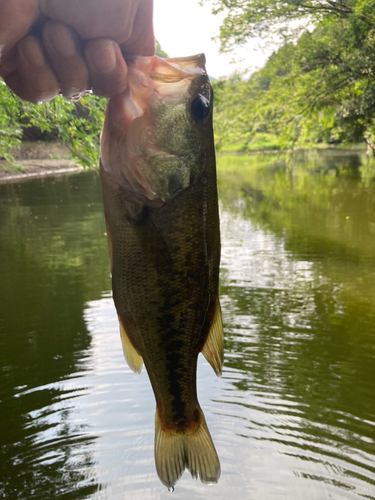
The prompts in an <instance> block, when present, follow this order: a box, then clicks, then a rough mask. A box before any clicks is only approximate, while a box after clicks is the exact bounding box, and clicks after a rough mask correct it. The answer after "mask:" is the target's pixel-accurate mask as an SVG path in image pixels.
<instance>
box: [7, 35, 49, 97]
mask: <svg viewBox="0 0 375 500" xmlns="http://www.w3.org/2000/svg"><path fill="white" fill-rule="evenodd" d="M17 68H18V69H17V71H16V72H15V73H12V75H11V76H12V78H10V79H9V81H10V82H11V85H9V86H10V87H11V89H12V90H13V91H14V92H15V93H16V94H17V95H18V96H19V97H21V98H22V99H25V100H26V101H30V102H32V103H34V104H37V103H40V102H45V101H50V100H51V99H53V98H54V97H55V96H56V95H57V94H58V92H59V84H58V83H57V80H56V78H55V76H54V74H53V72H52V70H51V69H50V67H49V66H48V63H47V61H46V59H45V57H44V54H43V51H42V48H41V46H40V43H39V41H38V39H37V38H36V37H35V36H32V35H29V36H26V37H25V38H23V39H22V40H21V41H20V42H19V43H18V46H17ZM17 75H18V76H17ZM12 86H13V88H12Z"/></svg>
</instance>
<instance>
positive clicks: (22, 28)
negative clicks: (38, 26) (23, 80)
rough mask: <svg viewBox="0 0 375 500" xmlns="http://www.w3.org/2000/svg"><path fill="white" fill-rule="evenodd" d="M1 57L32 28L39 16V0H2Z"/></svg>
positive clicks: (0, 21)
mask: <svg viewBox="0 0 375 500" xmlns="http://www.w3.org/2000/svg"><path fill="white" fill-rule="evenodd" d="M0 11H1V16H0V58H1V60H3V58H4V56H5V55H6V54H7V53H8V52H9V50H11V49H12V48H13V47H14V45H15V44H16V43H17V42H18V41H19V40H21V38H23V37H24V36H25V35H26V34H27V33H28V31H29V30H30V28H31V26H32V24H33V23H34V21H35V20H36V19H37V17H38V1H37V0H11V1H10V0H0Z"/></svg>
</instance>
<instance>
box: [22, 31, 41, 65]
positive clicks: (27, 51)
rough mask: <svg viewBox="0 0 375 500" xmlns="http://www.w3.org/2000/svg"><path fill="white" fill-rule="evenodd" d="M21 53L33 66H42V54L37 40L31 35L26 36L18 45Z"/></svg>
mask: <svg viewBox="0 0 375 500" xmlns="http://www.w3.org/2000/svg"><path fill="white" fill-rule="evenodd" d="M20 50H21V54H22V55H23V56H24V57H25V58H26V60H27V62H28V63H29V64H30V65H31V66H34V67H35V68H41V67H42V66H44V64H45V61H44V56H43V52H42V51H41V49H40V46H39V43H38V41H37V40H34V39H33V38H32V37H28V38H27V39H26V40H25V42H24V43H23V44H22V45H21V47H20Z"/></svg>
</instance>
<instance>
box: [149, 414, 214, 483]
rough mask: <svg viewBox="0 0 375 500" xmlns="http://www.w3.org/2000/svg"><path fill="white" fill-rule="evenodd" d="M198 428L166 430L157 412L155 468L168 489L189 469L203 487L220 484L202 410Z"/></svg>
mask: <svg viewBox="0 0 375 500" xmlns="http://www.w3.org/2000/svg"><path fill="white" fill-rule="evenodd" d="M198 411H199V424H198V425H197V424H194V426H192V427H191V428H189V427H188V428H186V429H181V430H169V429H163V426H162V422H161V420H160V417H159V414H158V410H157V409H156V415H155V465H156V472H157V473H158V476H159V479H160V481H161V482H162V483H163V484H164V485H165V486H166V487H167V488H169V489H173V487H174V485H175V484H176V483H177V481H178V480H179V479H180V477H181V476H182V474H183V472H184V470H185V469H188V470H189V471H190V473H191V475H192V477H193V479H197V477H198V475H199V477H200V480H201V481H202V483H206V484H214V483H217V482H218V480H219V477H220V462H219V458H218V456H217V453H216V450H215V446H214V444H213V442H212V439H211V435H210V432H209V430H208V428H207V424H206V420H205V418H204V415H203V412H202V410H201V408H199V407H198Z"/></svg>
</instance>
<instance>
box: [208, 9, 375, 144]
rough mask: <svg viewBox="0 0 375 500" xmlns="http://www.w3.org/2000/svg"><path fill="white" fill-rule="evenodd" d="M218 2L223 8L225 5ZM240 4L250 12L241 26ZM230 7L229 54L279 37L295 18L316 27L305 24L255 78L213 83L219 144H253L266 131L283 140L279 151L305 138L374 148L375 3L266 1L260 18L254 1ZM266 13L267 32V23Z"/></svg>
mask: <svg viewBox="0 0 375 500" xmlns="http://www.w3.org/2000/svg"><path fill="white" fill-rule="evenodd" d="M216 3H217V4H219V3H220V4H221V6H223V5H224V0H223V1H221V0H218V1H217V2H216ZM239 4H240V5H241V6H242V7H241V8H242V11H241V12H242V15H243V16H244V15H245V13H244V12H245V10H246V9H248V10H247V11H246V12H247V14H246V15H247V16H250V17H248V18H246V19H248V21H247V24H245V25H241V27H237V25H236V23H237V21H238V19H237V17H238V15H239V14H238V12H239V9H240V5H239ZM225 5H227V6H228V8H229V13H228V16H229V17H228V18H227V21H226V24H225V23H224V28H225V26H226V28H225V29H224V31H223V30H222V32H221V40H222V47H223V49H225V48H226V47H228V46H230V45H233V44H234V43H242V42H244V41H245V40H246V39H247V38H248V37H249V36H255V35H256V34H259V33H260V32H261V30H262V29H263V30H265V31H267V30H269V29H271V27H272V26H273V27H274V28H275V29H277V30H278V34H281V33H282V30H283V29H284V28H285V26H284V28H283V23H284V24H285V23H286V21H287V20H290V19H302V18H304V19H305V20H308V21H309V22H310V30H308V29H306V28H303V27H302V25H299V28H298V29H299V35H300V36H299V38H298V40H297V41H295V40H294V41H290V40H289V41H285V43H283V45H282V46H281V47H280V48H279V50H278V51H276V52H274V53H273V54H272V55H271V57H270V58H269V59H268V61H267V63H266V65H265V67H264V68H263V69H261V70H260V71H258V72H256V73H254V74H253V75H251V76H250V78H248V79H245V78H244V77H243V76H237V77H233V78H231V79H229V80H227V81H221V82H215V86H216V89H215V90H216V94H217V98H218V99H217V103H216V110H217V118H216V120H217V122H221V123H222V124H221V125H218V126H217V136H218V140H219V147H220V145H221V144H222V142H223V141H224V142H225V141H226V140H228V142H231V141H233V140H234V141H237V142H238V141H240V142H241V141H243V142H244V143H245V144H247V145H248V144H250V142H251V141H253V140H255V139H256V134H259V133H267V134H274V135H276V136H277V137H278V138H279V143H280V147H283V146H285V145H286V144H291V143H292V144H297V143H304V142H306V141H307V142H336V141H346V142H347V143H355V142H359V141H365V142H366V143H367V144H368V145H369V146H370V147H371V148H373V149H374V150H375V82H374V75H375V59H374V57H373V54H374V53H375V4H374V3H373V2H371V1H370V0H357V1H355V0H353V1H350V2H346V3H345V2H329V5H331V7H330V8H329V7H328V4H326V3H325V2H324V1H323V2H319V3H314V2H310V3H309V2H303V4H302V3H301V2H299V1H298V2H296V1H289V0H287V1H286V2H284V3H283V4H279V3H278V2H276V3H275V2H274V0H268V1H267V2H265V3H264V4H263V5H264V9H263V10H262V9H260V8H259V12H258V14H257V16H258V17H257V16H256V15H255V14H254V12H253V11H252V9H255V8H258V7H259V6H258V4H257V2H256V1H252V0H249V1H247V2H237V1H236V0H233V2H225ZM245 8H246V9H245ZM293 9H294V10H293ZM250 11H251V12H252V14H251V15H250V14H249V12H250ZM267 16H268V21H269V22H268V24H269V28H268V27H267V26H266V25H265V24H264V26H263V24H261V23H266V19H267ZM283 16H284V17H283ZM293 16H295V17H293ZM228 19H230V22H229V21H228ZM243 19H245V18H243ZM313 22H314V25H313V24H312V23H313ZM229 27H230V30H229ZM240 28H241V30H243V33H242V34H241V33H240V32H239V31H238V30H239V29H240ZM225 30H227V31H225ZM228 30H229V31H228ZM267 33H268V31H267ZM245 35H246V36H245ZM228 44H229V45H228ZM229 94H230V95H229ZM226 100H227V102H225V101H226ZM228 129H230V131H231V132H230V133H229V134H228V135H227V139H226V138H225V134H227V130H228Z"/></svg>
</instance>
